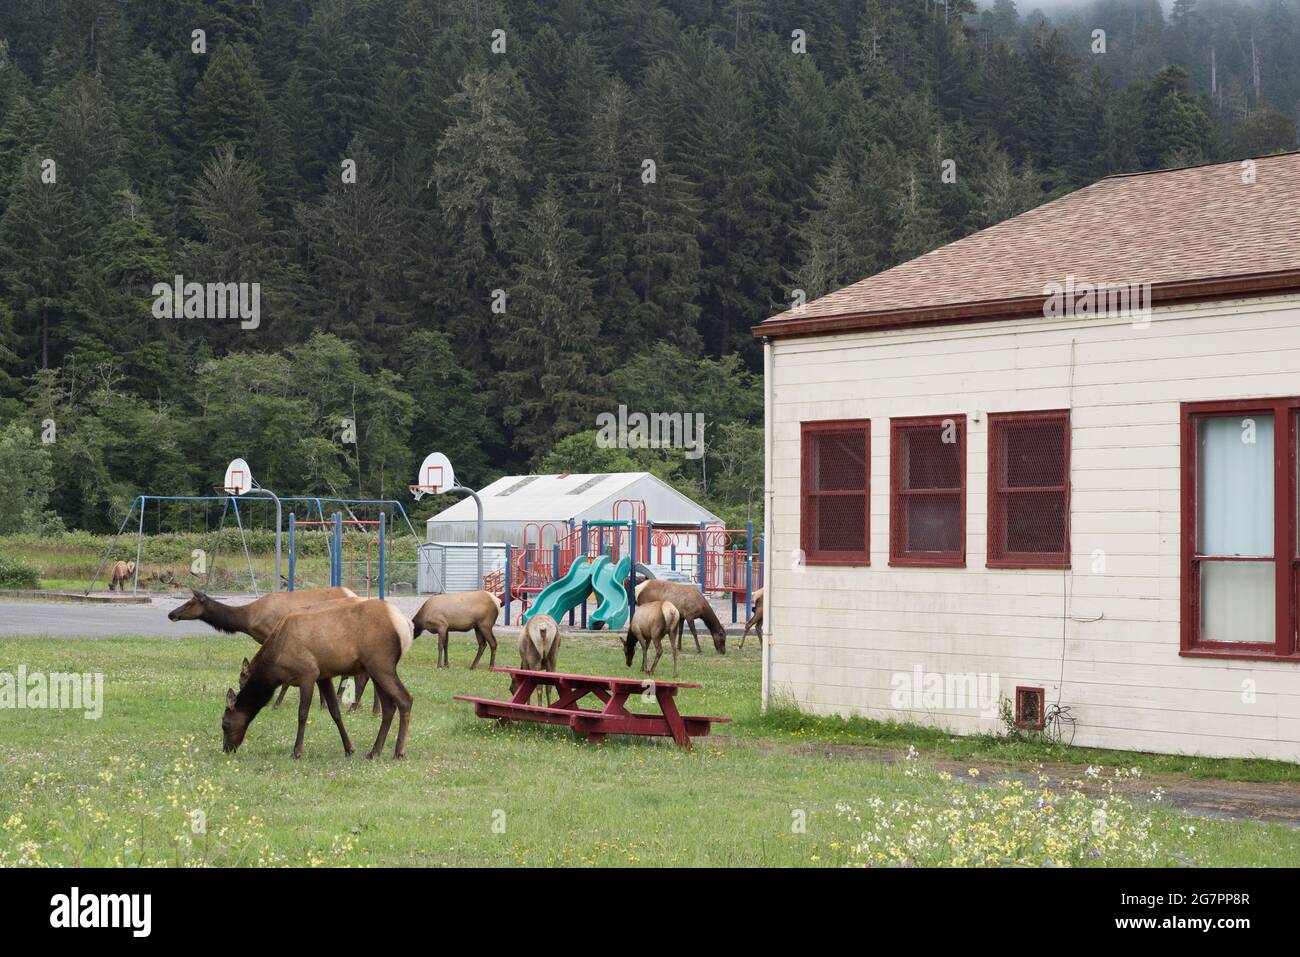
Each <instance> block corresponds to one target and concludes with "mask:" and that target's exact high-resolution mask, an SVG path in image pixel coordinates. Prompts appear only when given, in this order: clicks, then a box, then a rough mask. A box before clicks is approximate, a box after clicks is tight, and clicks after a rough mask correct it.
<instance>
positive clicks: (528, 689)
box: [497, 675, 537, 725]
mask: <svg viewBox="0 0 1300 957" xmlns="http://www.w3.org/2000/svg"><path fill="white" fill-rule="evenodd" d="M518 681H519V684H518V685H516V686H515V693H514V694H513V695H511V696H510V703H511V704H528V703H529V702H530V700H531V699H532V697H533V691H534V690H536V688H537V679H536V678H533V677H530V676H528V675H525V676H523V677H522V678H519V679H518ZM497 721H498V722H500V723H501V724H503V725H504V724H509V723H510V719H509V718H497Z"/></svg>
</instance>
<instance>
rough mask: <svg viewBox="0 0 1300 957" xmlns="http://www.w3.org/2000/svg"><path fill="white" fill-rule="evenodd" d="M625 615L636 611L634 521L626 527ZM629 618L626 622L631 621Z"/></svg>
mask: <svg viewBox="0 0 1300 957" xmlns="http://www.w3.org/2000/svg"><path fill="white" fill-rule="evenodd" d="M627 557H628V563H627V584H626V585H625V586H624V587H625V588H626V589H627V613H628V615H629V616H631V615H632V614H633V613H634V612H635V611H636V519H633V520H632V521H630V522H628V525H627ZM631 620H632V619H631V617H629V618H628V621H631Z"/></svg>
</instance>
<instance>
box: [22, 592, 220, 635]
mask: <svg viewBox="0 0 1300 957" xmlns="http://www.w3.org/2000/svg"><path fill="white" fill-rule="evenodd" d="M179 604H180V602H179V601H174V600H169V599H158V600H155V602H154V603H153V604H151V605H78V604H73V603H70V602H69V603H64V602H59V603H52V602H40V601H14V602H4V603H0V635H51V636H54V637H60V638H64V637H78V638H107V637H110V636H112V635H166V636H168V637H172V638H175V637H180V636H183V635H204V634H207V635H211V634H215V632H214V631H213V630H212V629H211V628H210V627H208V626H207V625H205V624H203V622H201V621H168V620H167V613H168V612H169V611H171V610H172V609H173V608H175V607H176V606H177V605H179Z"/></svg>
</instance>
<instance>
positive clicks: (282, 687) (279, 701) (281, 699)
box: [271, 685, 289, 708]
mask: <svg viewBox="0 0 1300 957" xmlns="http://www.w3.org/2000/svg"><path fill="white" fill-rule="evenodd" d="M288 693H289V686H288V685H280V697H278V698H276V699H275V704H273V705H271V707H272V708H278V707H280V705H282V704H284V696H285V695H287V694H288Z"/></svg>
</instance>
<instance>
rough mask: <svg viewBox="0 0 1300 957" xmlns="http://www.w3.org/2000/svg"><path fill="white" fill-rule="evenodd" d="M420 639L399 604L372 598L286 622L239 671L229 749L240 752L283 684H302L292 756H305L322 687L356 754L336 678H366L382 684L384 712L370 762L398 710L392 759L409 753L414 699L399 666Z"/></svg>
mask: <svg viewBox="0 0 1300 957" xmlns="http://www.w3.org/2000/svg"><path fill="white" fill-rule="evenodd" d="M413 639H414V634H413V633H412V627H411V623H410V622H409V621H408V620H407V619H406V617H405V616H403V615H402V614H401V613H400V612H399V611H398V610H397V609H396V608H395V607H394V606H392V605H390V604H388V603H387V602H382V601H378V600H372V599H361V598H352V599H340V600H338V601H335V602H331V603H328V604H325V605H321V606H319V607H316V608H310V609H307V610H305V611H299V612H295V613H293V614H290V615H288V616H286V617H285V619H284V620H283V621H282V622H280V624H279V625H278V626H277V627H276V629H275V632H274V633H273V634H272V635H271V637H270V638H268V639H267V640H266V642H265V643H264V644H263V645H262V647H261V649H260V650H259V651H258V652H257V654H256V655H254V656H253V660H252V661H251V662H249V661H247V660H245V662H244V664H245V667H243V668H241V670H240V688H239V691H238V692H236V691H235V690H234V689H233V688H231V689H228V690H227V691H226V710H225V712H224V713H223V714H222V716H221V734H222V748H223V750H225V751H226V752H227V753H229V754H233V753H234V752H235V751H237V750H239V746H240V744H241V743H243V740H244V736H245V735H246V734H247V733H248V726H249V725H250V724H251V723H252V722H253V719H254V718H256V717H257V714H258V712H259V711H261V710H262V709H263V708H265V707H266V705H267V704H268V703H269V702H270V700H271V696H272V695H273V694H274V693H275V689H276V688H277V687H278V686H280V685H286V684H290V685H295V686H297V688H298V689H299V692H300V694H301V697H300V699H299V702H298V737H297V739H296V740H295V741H294V746H293V756H294V757H295V758H300V757H302V741H303V735H304V733H305V732H306V729H307V718H308V716H309V715H310V713H311V700H312V687H313V686H315V687H317V688H319V689H320V693H321V697H322V698H324V699H325V704H326V706H327V707H328V708H329V712H330V717H331V718H333V719H334V724H335V725H336V726H337V727H338V729H339V736H340V737H341V738H342V739H343V751H344V753H346V754H349V755H350V754H352V751H353V748H352V741H351V740H350V739H349V738H348V732H347V729H346V728H345V727H344V726H343V716H342V715H341V714H340V713H339V702H338V697H337V696H336V695H335V694H334V686H333V684H332V679H334V678H339V677H344V676H356V675H360V674H363V673H364V674H366V675H368V676H369V677H370V679H371V680H372V681H374V683H375V693H376V694H377V695H378V696H379V699H380V702H381V704H382V706H383V713H384V718H383V721H382V722H380V725H379V735H378V737H376V738H375V744H374V747H372V748H371V749H370V753H369V755H368V757H371V758H373V757H375V756H377V755H378V754H379V753H380V752H382V751H383V749H384V741H385V740H386V739H387V737H388V729H389V726H390V725H391V724H392V721H393V711H394V710H396V711H397V712H398V714H399V716H400V723H399V725H398V729H397V744H396V745H395V747H394V749H393V757H394V758H400V757H402V756H404V755H405V754H406V736H407V732H408V730H409V723H410V717H411V693H410V692H409V691H407V690H406V686H405V685H403V684H402V680H401V678H399V677H398V675H397V663H398V661H400V660H401V657H402V655H403V654H404V653H405V652H406V650H407V649H408V648H410V647H411V642H412V640H413Z"/></svg>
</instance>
